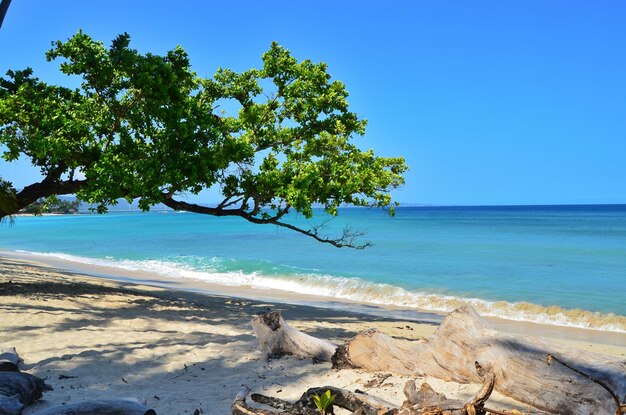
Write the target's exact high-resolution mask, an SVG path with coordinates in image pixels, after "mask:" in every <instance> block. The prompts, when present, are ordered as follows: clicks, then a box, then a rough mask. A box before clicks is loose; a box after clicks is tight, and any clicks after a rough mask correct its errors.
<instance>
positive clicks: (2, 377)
mask: <svg viewBox="0 0 626 415" xmlns="http://www.w3.org/2000/svg"><path fill="white" fill-rule="evenodd" d="M49 390H52V388H51V387H50V386H49V385H46V383H45V382H44V381H43V380H42V379H40V378H38V377H36V376H33V375H30V374H28V373H20V372H0V414H2V415H18V414H20V413H21V411H22V408H24V407H25V406H27V405H29V404H31V403H33V402H35V401H38V400H39V399H41V397H42V395H43V393H44V392H46V391H49Z"/></svg>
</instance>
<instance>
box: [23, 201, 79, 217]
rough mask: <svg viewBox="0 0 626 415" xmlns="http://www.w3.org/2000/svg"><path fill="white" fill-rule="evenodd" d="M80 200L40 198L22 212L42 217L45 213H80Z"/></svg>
mask: <svg viewBox="0 0 626 415" xmlns="http://www.w3.org/2000/svg"><path fill="white" fill-rule="evenodd" d="M79 205H80V201H79V200H62V199H59V198H58V197H56V196H52V197H48V198H43V197H42V198H40V199H37V200H36V201H34V202H33V203H31V204H30V205H28V206H26V207H25V208H24V209H22V210H21V212H23V213H31V214H33V215H41V214H44V213H62V214H69V213H78V207H79Z"/></svg>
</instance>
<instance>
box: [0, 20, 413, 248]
mask: <svg viewBox="0 0 626 415" xmlns="http://www.w3.org/2000/svg"><path fill="white" fill-rule="evenodd" d="M46 57H47V59H48V61H51V60H55V59H57V60H61V64H60V69H61V71H62V72H63V73H64V74H67V75H76V76H78V77H80V79H81V80H82V83H81V86H80V88H78V89H71V88H68V87H64V86H56V85H49V84H47V83H45V82H43V81H41V80H39V79H37V78H36V77H34V76H33V73H32V70H31V69H25V70H19V71H12V70H11V71H8V72H7V78H6V79H1V80H0V143H1V144H4V145H5V146H6V151H5V152H4V154H3V157H4V158H5V160H7V161H13V160H16V159H17V158H18V157H20V156H26V157H27V158H29V159H30V161H31V163H32V164H33V166H36V167H37V168H39V169H40V170H41V173H42V175H43V176H44V179H43V180H42V181H41V182H38V183H33V184H31V185H29V186H26V187H25V188H24V189H22V190H21V191H16V190H15V189H13V194H14V197H15V199H16V200H17V208H18V209H22V208H24V207H25V206H28V205H29V204H31V203H33V202H34V201H36V200H37V199H39V198H41V197H48V196H51V195H63V194H76V195H77V196H78V198H79V199H81V200H84V201H86V202H88V203H92V204H97V206H98V211H99V212H106V205H107V204H115V203H116V200H117V199H119V198H124V199H127V200H129V201H130V200H133V199H139V206H140V207H141V208H142V209H144V210H147V209H149V208H150V206H152V205H155V204H157V203H163V204H165V205H166V206H168V207H170V208H172V209H175V210H186V211H191V212H197V213H203V214H209V215H215V216H239V217H242V218H244V219H246V220H248V221H250V222H252V223H257V224H274V225H277V226H281V227H285V228H288V229H291V230H294V231H296V232H300V233H302V234H305V235H308V236H310V237H313V238H315V239H317V240H318V241H321V242H327V243H330V244H332V245H335V246H338V247H341V246H355V245H354V239H353V238H354V236H355V234H354V233H352V232H349V231H345V232H344V233H343V234H342V235H340V236H338V237H335V238H331V237H327V236H322V235H321V234H320V232H319V228H317V227H312V228H310V229H304V228H300V227H298V226H295V225H293V224H291V223H289V222H288V221H287V219H288V218H287V216H286V215H287V214H288V213H289V212H293V211H295V212H299V213H301V214H302V215H304V216H305V217H306V218H310V217H312V215H313V210H312V207H313V206H314V205H315V204H321V205H322V206H323V207H324V209H325V211H326V212H328V213H329V214H331V215H336V214H337V208H338V207H339V206H340V205H342V204H345V203H347V204H352V205H356V206H369V207H382V208H387V207H391V209H390V212H391V213H393V206H394V205H393V204H392V202H391V197H390V195H389V192H390V190H392V189H394V188H396V187H398V186H400V185H401V184H403V182H404V180H403V177H402V174H403V173H404V172H405V171H406V169H407V167H406V165H405V164H404V160H403V159H402V158H399V157H398V158H387V157H377V156H375V155H374V153H373V151H372V150H368V151H362V150H360V149H359V148H358V147H357V146H356V145H355V144H354V143H353V137H354V136H356V135H362V134H364V131H365V125H366V121H365V120H362V119H359V118H358V117H357V115H356V114H354V113H353V112H350V111H349V109H348V102H347V96H348V93H347V91H346V89H345V86H344V85H343V84H342V83H341V82H339V81H335V80H331V76H330V75H329V74H328V72H327V67H326V64H324V63H317V64H316V63H313V62H311V61H310V60H304V61H298V60H297V59H295V58H294V57H293V56H292V55H291V54H290V52H289V51H288V50H286V49H284V48H283V47H281V46H279V45H278V44H276V43H273V44H272V46H271V48H270V49H269V51H267V52H266V53H265V54H263V57H262V60H263V65H262V67H261V68H260V69H250V70H248V71H244V72H241V73H237V72H234V71H232V70H229V69H219V70H218V71H217V72H216V74H215V75H214V76H213V78H202V77H200V76H198V75H197V74H196V73H195V72H193V71H192V70H191V67H190V61H189V58H188V56H187V54H186V53H185V51H184V50H183V49H182V48H181V47H180V46H179V47H176V48H175V49H173V50H171V51H169V52H167V53H166V54H165V55H164V56H159V55H154V54H151V53H146V54H142V53H139V52H138V51H137V50H134V49H131V48H130V37H129V35H128V34H122V35H119V36H118V37H117V38H116V39H114V40H113V42H112V43H111V46H110V47H109V48H107V47H105V46H104V44H103V43H101V42H98V41H95V40H94V39H92V38H91V37H89V36H88V35H86V34H84V33H83V32H78V33H77V34H76V35H74V36H73V37H71V38H70V39H68V40H67V41H66V42H61V41H57V42H53V47H52V49H51V50H50V51H48V53H47V55H46ZM211 187H216V188H219V189H220V192H221V195H222V196H223V199H222V201H221V203H219V204H218V205H217V206H214V207H207V206H202V205H198V204H193V203H189V202H187V201H185V200H184V198H183V197H182V196H183V195H185V194H197V193H199V192H200V191H201V190H203V189H206V188H211ZM9 213H10V212H9ZM4 214H5V213H3V215H4Z"/></svg>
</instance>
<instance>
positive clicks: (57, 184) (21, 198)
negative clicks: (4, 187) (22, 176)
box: [0, 176, 87, 218]
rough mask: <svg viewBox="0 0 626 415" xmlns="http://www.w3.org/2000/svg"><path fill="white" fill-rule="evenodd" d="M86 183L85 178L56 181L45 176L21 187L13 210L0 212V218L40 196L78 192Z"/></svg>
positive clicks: (16, 195)
mask: <svg viewBox="0 0 626 415" xmlns="http://www.w3.org/2000/svg"><path fill="white" fill-rule="evenodd" d="M85 184H87V180H66V181H58V180H54V179H53V178H51V177H50V176H49V177H46V178H45V179H44V180H42V181H41V182H39V183H33V184H31V185H29V186H26V187H25V188H23V189H22V190H21V191H20V192H18V193H16V194H15V199H16V200H17V206H16V209H15V211H14V212H0V218H2V217H4V216H8V215H10V214H13V213H16V212H17V211H19V210H21V209H23V208H25V207H26V206H28V205H30V204H31V203H33V202H34V201H36V200H37V199H39V198H42V197H48V196H52V195H69V194H73V193H76V192H78V191H79V190H80V189H81V187H83V186H84V185H85Z"/></svg>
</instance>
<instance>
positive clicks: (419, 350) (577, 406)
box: [333, 307, 626, 415]
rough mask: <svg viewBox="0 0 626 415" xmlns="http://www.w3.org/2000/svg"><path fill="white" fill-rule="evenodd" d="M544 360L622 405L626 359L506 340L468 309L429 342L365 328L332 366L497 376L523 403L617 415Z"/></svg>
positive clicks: (502, 388)
mask: <svg viewBox="0 0 626 415" xmlns="http://www.w3.org/2000/svg"><path fill="white" fill-rule="evenodd" d="M548 355H552V356H558V359H559V360H560V361H563V362H566V363H567V364H568V365H569V366H571V367H574V368H576V369H578V370H579V371H581V372H584V373H586V374H588V375H590V376H591V377H593V379H596V380H599V381H600V382H602V383H604V384H605V385H606V386H607V387H608V388H610V390H612V391H613V392H614V393H615V394H616V395H617V396H618V398H619V399H620V400H621V401H622V402H624V400H626V361H625V360H619V359H616V358H611V357H608V356H603V355H599V354H594V353H588V352H582V351H576V350H571V349H567V348H565V347H561V346H558V347H557V346H554V345H551V344H549V343H547V342H546V341H544V340H541V339H535V338H530V337H522V336H516V337H513V336H507V335H503V334H501V333H498V332H496V331H494V330H492V329H490V328H489V327H488V326H487V323H486V322H485V321H484V320H483V319H482V318H480V316H478V314H477V313H476V312H475V311H474V310H473V309H472V308H469V307H467V308H461V309H458V310H455V311H453V312H451V313H450V314H449V315H448V317H446V319H445V320H444V322H443V323H442V324H441V326H440V327H439V328H438V329H437V331H436V332H435V334H434V335H433V336H432V337H430V338H429V339H426V340H421V341H407V340H400V339H394V338H391V337H389V336H386V335H384V334H382V333H380V332H378V331H377V330H367V331H365V332H362V333H360V334H358V335H357V336H355V337H354V338H353V339H351V340H349V341H348V342H347V343H346V344H345V345H343V346H341V347H340V348H339V350H338V352H337V354H336V356H335V357H334V358H333V360H334V365H335V367H354V368H362V369H365V370H368V371H388V372H393V373H396V374H402V375H409V376H434V377H437V378H440V379H444V380H450V381H455V382H459V383H482V382H483V378H482V376H481V374H480V373H479V371H477V370H476V364H479V366H480V367H481V368H483V370H484V371H487V372H489V373H493V375H494V376H495V389H496V390H498V391H499V392H501V393H503V394H505V395H507V396H510V397H512V398H514V399H516V400H518V401H520V402H524V403H526V404H529V405H532V406H534V407H536V408H539V409H542V410H545V411H548V412H551V413H558V414H562V415H589V414H595V415H600V414H606V415H615V414H620V413H621V412H620V410H619V408H617V407H616V404H615V402H614V400H613V398H612V396H611V394H610V393H609V392H607V390H606V389H605V388H603V387H602V386H601V385H599V384H598V383H597V382H595V381H593V380H591V379H589V378H587V377H585V376H582V375H580V374H579V373H576V372H575V371H573V370H571V369H570V368H568V367H565V366H564V365H556V364H552V365H548V364H547V362H546V358H547V356H548Z"/></svg>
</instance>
